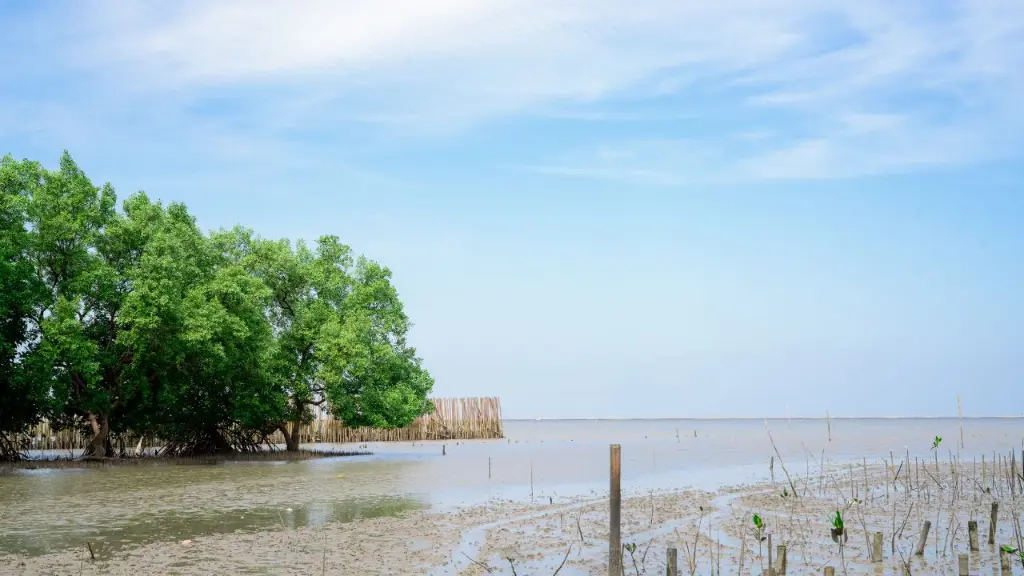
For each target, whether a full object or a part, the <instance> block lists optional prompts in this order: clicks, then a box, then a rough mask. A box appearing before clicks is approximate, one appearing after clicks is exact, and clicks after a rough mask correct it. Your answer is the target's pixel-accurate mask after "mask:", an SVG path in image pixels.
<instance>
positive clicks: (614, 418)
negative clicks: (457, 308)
mask: <svg viewBox="0 0 1024 576" xmlns="http://www.w3.org/2000/svg"><path fill="white" fill-rule="evenodd" d="M1022 419H1024V414H1021V415H1015V416H962V417H961V416H792V417H789V416H684V417H665V416H659V417H650V418H646V417H630V416H612V417H584V418H562V417H543V418H502V420H504V421H510V422H512V421H514V422H536V421H627V420H645V421H680V420H704V421H708V420H759V421H760V420H1022Z"/></svg>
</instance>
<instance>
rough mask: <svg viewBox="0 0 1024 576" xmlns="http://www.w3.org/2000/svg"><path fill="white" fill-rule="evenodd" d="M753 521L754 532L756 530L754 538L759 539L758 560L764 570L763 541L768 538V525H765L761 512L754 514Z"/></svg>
mask: <svg viewBox="0 0 1024 576" xmlns="http://www.w3.org/2000/svg"><path fill="white" fill-rule="evenodd" d="M751 521H752V522H753V523H754V530H753V532H754V539H756V540H757V561H758V563H759V564H761V569H762V570H763V569H764V559H763V556H762V548H761V543H762V542H764V540H765V538H766V536H765V529H766V526H765V523H764V520H762V519H761V515H760V514H754V516H753V518H751Z"/></svg>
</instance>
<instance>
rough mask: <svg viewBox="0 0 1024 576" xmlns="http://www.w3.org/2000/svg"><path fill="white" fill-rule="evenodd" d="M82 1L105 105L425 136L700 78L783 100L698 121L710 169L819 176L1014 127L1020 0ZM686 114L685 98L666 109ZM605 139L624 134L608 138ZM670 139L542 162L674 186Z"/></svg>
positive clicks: (587, 113)
mask: <svg viewBox="0 0 1024 576" xmlns="http://www.w3.org/2000/svg"><path fill="white" fill-rule="evenodd" d="M75 6H77V9H75V10H72V11H66V12H65V16H67V17H68V18H69V20H68V21H66V22H64V24H65V25H66V26H69V27H71V26H73V29H74V30H76V31H78V32H77V34H75V35H73V36H69V37H68V36H61V37H60V40H61V41H62V42H64V41H67V40H68V38H70V41H71V46H66V48H67V50H66V51H65V50H61V52H60V53H61V57H62V58H65V59H71V61H72V62H73V65H74V69H75V70H77V71H78V72H79V73H84V74H89V75H93V76H94V77H96V78H105V79H107V81H108V82H113V81H116V82H117V86H118V90H116V91H114V92H116V95H114V97H115V98H117V99H118V100H119V101H124V100H126V99H134V100H136V101H138V100H145V99H147V98H151V99H160V100H163V101H165V102H166V101H170V105H172V106H178V107H184V106H187V105H188V104H189V102H191V101H195V100H201V99H202V98H203V97H204V96H207V95H209V94H212V93H221V92H224V91H229V92H230V91H233V90H234V91H238V92H239V93H244V94H245V95H246V96H245V97H246V98H247V99H250V100H251V105H252V109H251V110H250V111H249V114H250V116H249V117H248V120H249V121H250V122H256V123H259V125H260V126H261V128H260V130H261V131H262V132H264V133H273V131H275V130H287V129H290V128H294V127H310V126H316V125H318V124H319V125H329V124H331V123H332V122H335V123H336V122H351V121H353V120H359V121H362V122H365V123H367V124H368V125H370V126H373V127H374V128H375V129H377V130H399V129H400V130H402V131H405V132H410V131H413V129H420V130H423V131H427V132H433V133H436V132H438V131H446V130H448V131H450V130H458V129H461V128H466V127H469V126H472V125H474V124H475V123H478V122H480V121H483V120H487V119H491V118H496V117H503V116H509V115H513V114H520V113H533V114H539V115H542V116H543V115H545V114H549V115H550V114H551V110H557V114H560V115H562V116H563V117H569V116H572V115H574V114H575V115H576V117H577V118H580V119H584V118H588V117H590V118H593V119H595V120H601V119H609V118H616V117H618V118H622V117H623V116H622V114H623V112H622V110H616V111H612V110H601V105H602V103H604V102H605V101H608V100H615V99H627V100H629V101H639V100H642V99H644V98H648V97H664V96H666V95H672V96H673V97H675V98H677V99H678V101H679V102H681V103H682V105H684V106H685V105H686V103H687V102H688V101H690V96H691V94H693V93H694V91H695V90H698V89H702V90H703V89H707V88H709V87H713V88H715V89H717V90H719V91H720V93H721V101H720V102H718V105H719V106H721V107H727V108H728V107H731V108H732V109H734V110H735V111H736V112H737V114H739V115H745V116H750V115H762V116H764V117H770V116H769V115H771V114H776V113H777V114H785V115H787V116H786V117H787V118H792V124H791V125H789V126H784V127H782V128H781V129H779V128H776V129H773V130H772V131H771V132H772V137H767V136H764V137H762V136H761V135H762V134H766V131H765V130H764V129H763V127H762V126H751V127H748V128H747V129H742V130H738V131H734V130H732V129H729V130H723V131H722V134H717V135H716V134H712V135H711V136H710V137H711V140H710V141H706V142H702V144H701V145H702V147H703V148H705V149H706V150H707V151H706V152H705V153H706V154H711V155H712V156H714V157H715V158H716V159H717V163H711V164H710V166H711V167H713V168H715V169H716V170H717V169H721V170H728V171H731V172H733V173H734V174H743V175H746V176H749V177H752V178H776V177H780V178H801V177H810V178H819V177H843V176H848V175H857V174H864V173H878V172H887V171H891V170H901V169H907V168H912V167H916V166H921V165H931V164H945V163H958V162H970V161H974V160H976V159H979V158H987V157H991V156H992V155H998V154H1002V153H1005V152H1006V150H1007V149H1008V146H1009V144H1010V143H1011V142H1014V141H1016V140H1015V139H1016V135H1015V134H1016V132H1019V128H1020V127H1022V126H1024V104H1022V102H1024V74H1021V73H1020V70H1024V6H1022V5H1021V4H1020V3H1019V2H1017V1H1015V0H989V1H985V2H952V1H944V0H943V1H936V0H918V1H912V2H892V1H890V0H864V1H861V2H851V1H849V0H723V1H717V2H716V1H711V0H700V1H697V0H689V1H687V0H644V1H642V2H635V1H633V0H436V1H433V2H422V1H419V0H388V1H386V2H367V1H364V0H358V1H357V0H349V1H343V0H333V1H332V0H305V1H300V0H291V1H286V0H248V1H246V0H182V1H179V2H175V3H166V2H139V1H137V0H132V1H128V0H122V1H116V2H115V1H107V0H104V1H99V0H97V1H95V2H91V3H82V4H77V5H75ZM59 28H60V27H59V25H56V24H55V25H54V26H52V27H50V28H40V30H41V31H44V32H45V31H46V30H48V29H49V30H51V32H50V33H51V34H53V32H52V29H57V30H58V32H59ZM69 29H72V28H69ZM58 35H59V34H58ZM54 38H56V36H55V37H54ZM574 106H578V107H579V108H580V109H581V110H574ZM700 111H701V110H700V108H699V107H698V106H696V105H695V107H694V109H686V110H682V111H680V115H681V116H683V115H694V114H698V115H699V113H700ZM641 116H642V115H641ZM737 132H744V133H747V134H758V135H759V137H758V138H749V137H748V138H742V137H738V136H735V135H734V134H736V133H737ZM701 136H702V138H705V137H708V134H702V135H701ZM754 142H756V143H757V146H752V145H751V144H752V143H754ZM616 146H618V147H620V148H623V149H626V148H630V147H631V146H634V144H631V143H621V142H619V143H615V142H612V143H609V144H608V145H607V146H606V148H615V147H616ZM644 146H646V147H647V148H646V149H647V150H648V151H650V150H653V149H656V148H657V147H654V148H651V147H650V146H649V145H648V144H644ZM666 146H667V147H668V148H667V149H665V150H660V151H657V152H655V153H654V157H655V158H654V160H655V161H654V162H649V160H650V159H644V158H634V159H632V160H628V161H626V160H623V159H612V160H609V159H607V158H586V157H585V152H586V151H580V152H579V154H578V158H577V159H578V160H579V162H581V163H582V164H579V165H568V164H564V163H562V162H561V160H563V159H551V162H549V163H548V164H546V165H545V166H544V167H541V169H543V170H546V171H549V172H561V173H563V174H589V175H592V176H597V175H600V174H605V173H607V174H611V173H613V172H615V171H616V170H621V173H620V176H624V177H626V178H630V177H631V176H630V175H632V177H636V178H639V179H640V180H648V181H658V182H661V183H670V182H675V181H677V180H679V178H678V177H673V176H671V175H672V174H679V171H678V169H677V168H673V167H672V166H670V165H669V164H673V163H675V162H676V161H677V160H678V151H677V148H678V146H677V144H674V143H667V144H666ZM591 162H593V163H595V164H593V165H591ZM659 162H660V164H659ZM698 168H700V167H698Z"/></svg>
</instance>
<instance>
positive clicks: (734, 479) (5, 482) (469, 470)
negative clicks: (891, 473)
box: [0, 419, 1024, 555]
mask: <svg viewBox="0 0 1024 576" xmlns="http://www.w3.org/2000/svg"><path fill="white" fill-rule="evenodd" d="M769 425H770V429H771V433H772V436H773V437H774V440H775V443H776V445H777V447H778V449H779V451H780V453H781V454H782V457H783V460H784V462H785V464H786V466H787V467H788V468H789V469H790V471H791V473H793V474H802V473H803V472H804V470H805V466H806V467H808V468H813V467H815V466H814V461H815V460H817V459H820V458H821V454H822V451H823V450H824V452H825V457H826V458H827V459H828V460H830V461H832V462H837V461H839V462H841V461H850V460H856V461H858V462H859V461H861V459H862V458H866V459H867V460H868V462H869V463H872V462H878V461H880V459H882V458H888V457H889V452H890V451H892V452H894V453H895V454H896V457H897V459H900V458H901V456H903V455H904V454H905V453H906V451H909V452H910V456H911V458H913V457H915V456H916V457H923V458H929V459H930V458H933V457H934V456H933V455H932V452H931V450H930V448H931V444H932V439H933V438H934V437H935V436H941V437H943V442H942V445H941V446H940V451H942V454H943V456H944V457H945V455H946V454H947V452H946V450H949V449H952V450H953V451H954V452H955V451H957V447H958V445H959V440H960V428H959V422H958V421H957V420H956V419H941V420H940V419H932V420H924V419H921V420H895V419H893V420H881V419H880V420H868V419H860V420H832V421H831V441H830V440H829V431H828V423H827V422H826V421H825V420H795V419H794V420H792V421H788V420H773V421H770V423H769ZM505 431H506V434H507V435H508V440H501V441H486V442H483V441H481V442H464V443H454V442H448V443H441V442H428V443H417V444H415V445H412V444H410V443H395V444H370V445H369V446H368V448H369V450H371V451H373V452H375V455H374V456H359V457H346V458H328V459H322V460H312V461H303V462H288V463H282V462H232V463H223V464H218V465H140V466H126V467H110V468H96V469H78V470H67V469H63V470H24V471H15V472H13V473H8V474H6V475H0V513H2V514H3V516H2V519H0V554H3V553H19V554H27V555H37V554H44V553H46V552H50V551H57V550H61V549H66V548H71V547H77V546H81V545H82V543H83V542H85V541H90V542H93V543H94V546H96V547H97V548H98V549H99V550H98V551H97V553H98V554H101V555H103V554H110V553H112V552H114V551H116V550H118V549H121V548H124V547H131V546H135V545H139V544H143V543H147V542H154V541H177V540H183V539H188V538H195V537H197V536H201V535H208V534H217V533H225V532H234V531H258V530H264V529H269V528H275V527H280V526H287V527H297V526H309V525H320V524H325V523H329V522H335V521H342V522H346V521H352V520H357V519H360V518H367V517H373V516H382V515H394V514H398V513H400V512H403V511H407V510H412V509H423V508H432V509H441V508H451V507H455V506H463V505H472V504H477V503H482V502H485V501H487V500H489V499H496V498H501V499H512V500H517V501H524V500H525V501H528V500H530V499H531V497H532V498H533V499H535V500H537V499H540V500H543V501H545V502H546V501H549V500H550V501H554V502H559V501H565V500H566V499H568V498H572V497H577V496H581V495H588V494H594V495H600V493H601V492H602V491H604V490H606V489H607V478H608V445H609V444H610V443H613V442H615V443H620V444H622V471H623V480H622V482H623V489H624V491H626V492H627V493H629V492H641V491H646V490H649V489H662V488H682V487H699V488H705V489H715V488H717V487H719V486H721V485H724V484H739V483H742V482H748V481H752V480H758V479H762V478H764V477H766V476H767V475H768V463H769V459H770V457H771V456H772V455H773V454H774V450H773V448H772V444H771V442H770V441H769V438H768V434H767V433H766V429H765V423H764V422H763V421H756V420H679V421H673V420H655V421H644V420H618V421H607V420H604V421H602V420H591V421H508V422H506V424H505ZM1022 442H1024V420H1016V419H968V420H966V421H965V422H964V446H965V447H964V449H963V450H962V458H963V460H964V461H965V462H969V461H970V460H971V458H972V457H974V456H977V457H978V459H979V461H980V457H981V455H982V454H988V455H991V453H992V452H993V451H994V450H995V451H1000V452H1004V453H1005V452H1006V451H1007V450H1009V449H1011V448H1017V449H1020V448H1021V446H1022ZM442 444H444V445H445V452H446V455H442ZM321 447H324V446H321ZM332 447H333V446H332ZM342 448H352V447H351V446H345V447H342ZM775 472H776V474H777V475H781V474H782V471H781V467H780V466H779V464H778V463H777V462H776V468H775ZM5 509H6V511H4V510H5Z"/></svg>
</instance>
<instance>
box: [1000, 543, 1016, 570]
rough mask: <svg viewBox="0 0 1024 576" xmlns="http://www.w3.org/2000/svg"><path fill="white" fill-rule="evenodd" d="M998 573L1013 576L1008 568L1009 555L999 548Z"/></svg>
mask: <svg viewBox="0 0 1024 576" xmlns="http://www.w3.org/2000/svg"><path fill="white" fill-rule="evenodd" d="M999 572H1000V574H1013V568H1011V567H1010V555H1009V554H1007V553H1006V550H1003V547H1002V546H1000V547H999Z"/></svg>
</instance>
